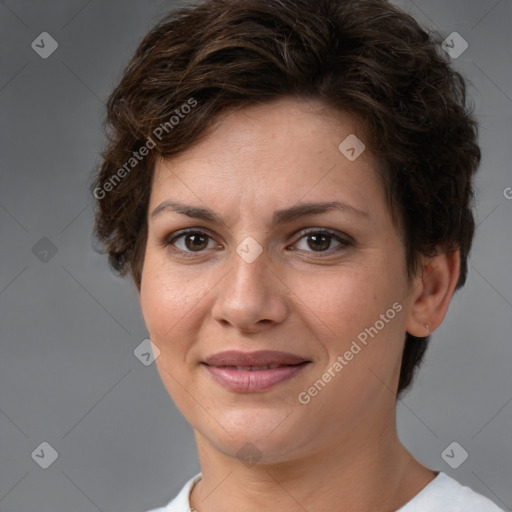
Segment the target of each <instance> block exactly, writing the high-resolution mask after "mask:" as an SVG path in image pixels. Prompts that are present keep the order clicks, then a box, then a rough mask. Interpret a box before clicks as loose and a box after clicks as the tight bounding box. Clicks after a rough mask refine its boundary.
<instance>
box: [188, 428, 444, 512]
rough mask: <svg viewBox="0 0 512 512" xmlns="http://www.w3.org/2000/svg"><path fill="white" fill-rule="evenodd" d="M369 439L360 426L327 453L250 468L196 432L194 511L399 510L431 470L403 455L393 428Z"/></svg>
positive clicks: (320, 451) (430, 476)
mask: <svg viewBox="0 0 512 512" xmlns="http://www.w3.org/2000/svg"><path fill="white" fill-rule="evenodd" d="M393 426H394V425H393ZM370 434H372V433H371V432H364V431H361V429H359V430H358V431H357V432H352V433H350V435H347V436H343V437H344V439H342V438H340V439H339V440H338V442H335V443H328V444H329V446H327V447H326V448H324V449H314V450H312V451H310V452H309V453H301V454H300V455H299V456H296V457H293V458H289V459H288V460H286V461H280V462H278V463H272V464H262V465H260V464H258V465H255V466H252V467H247V466H245V465H244V464H242V463H241V462H240V461H239V460H237V459H233V458H232V457H228V456H226V455H223V454H220V453H219V451H218V450H215V449H214V448H213V447H212V446H211V444H210V443H209V442H208V441H207V440H206V439H205V438H204V437H202V436H201V435H200V434H199V433H198V432H196V439H197V443H198V450H199V458H200V462H201V468H202V475H203V476H202V479H201V481H200V482H198V483H197V484H196V486H195V487H194V489H193V491H192V493H191V506H192V507H193V508H194V509H196V510H197V512H219V511H222V512H235V511H240V510H243V511H244V512H253V511H254V512H256V511H261V510H289V511H295V510H297V511H304V510H308V512H327V511H331V510H333V509H334V510H347V511H355V510H357V511H358V512H375V511H391V510H398V509H399V508H400V507H402V506H403V505H404V504H405V503H407V502H408V501H410V500H411V499H412V498H413V497H414V496H415V495H416V494H417V493H418V492H419V491H420V490H421V489H423V488H424V487H425V486H426V485H427V484H428V483H429V482H430V481H432V479H433V478H434V477H435V473H434V472H432V471H431V470H429V469H427V468H425V467H424V466H422V465H421V464H420V463H419V462H417V461H416V460H415V459H414V458H413V457H412V456H411V455H410V454H409V453H408V452H407V450H406V449H405V448H404V447H403V446H402V444H401V443H400V441H399V439H398V437H397V435H396V429H395V428H393V429H388V431H387V432H380V433H379V435H373V436H372V435H370ZM373 434H375V433H373ZM326 444H327V443H326ZM340 507H343V508H342V509H341V508H340Z"/></svg>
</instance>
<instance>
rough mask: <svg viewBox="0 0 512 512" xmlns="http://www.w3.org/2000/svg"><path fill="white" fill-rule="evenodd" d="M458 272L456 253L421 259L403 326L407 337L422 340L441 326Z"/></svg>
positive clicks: (444, 253)
mask: <svg viewBox="0 0 512 512" xmlns="http://www.w3.org/2000/svg"><path fill="white" fill-rule="evenodd" d="M459 272H460V253H459V251H458V250H456V251H450V252H440V253H438V254H437V255H436V256H434V257H430V258H427V257H424V258H423V260H422V262H421V270H420V272H419V273H418V276H417V277H416V279H415V280H414V283H413V289H412V292H411V293H412V300H411V307H410V310H409V315H408V318H407V323H406V330H407V332H408V333H410V334H412V335H413V336H417V337H425V336H428V335H429V334H430V333H431V332H432V331H434V330H435V329H437V328H438V327H439V326H440V325H441V323H442V321H443V320H444V317H445V316H446V313H447V311H448V306H449V305H450V300H451V298H452V296H453V293H454V291H455V286H456V285H457V281H458V279H459Z"/></svg>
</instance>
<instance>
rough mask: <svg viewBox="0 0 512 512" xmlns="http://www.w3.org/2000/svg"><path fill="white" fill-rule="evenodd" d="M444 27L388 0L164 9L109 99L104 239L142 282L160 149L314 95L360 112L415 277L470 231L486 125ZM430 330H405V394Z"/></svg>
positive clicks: (96, 191)
mask: <svg viewBox="0 0 512 512" xmlns="http://www.w3.org/2000/svg"><path fill="white" fill-rule="evenodd" d="M466 96H467V95H466V83H465V80H464V78H463V77H462V76H461V74H460V73H458V72H457V71H455V70H454V69H453V68H452V67H451V63H450V59H449V57H448V56H447V55H446V54H445V52H444V50H443V49H442V47H441V37H440V36H439V35H438V34H436V33H433V32H431V31H426V30H425V29H423V28H422V27H420V25H419V24H418V23H417V22H416V21H415V20H414V18H412V17H411V16H409V15H408V14H407V13H405V12H403V11H401V10H400V9H398V8H397V7H395V6H393V5H391V4H390V3H388V2H387V1H385V0H265V1H262V0H208V1H203V2H202V3H199V4H196V5H193V6H190V7H182V8H180V9H179V10H176V11H174V12H172V13H170V14H169V15H167V16H166V17H165V18H164V19H163V20H162V21H161V22H160V23H158V24H157V25H156V26H155V27H154V28H153V29H152V30H151V31H150V32H149V33H148V34H147V35H146V36H145V38H144V39H143V40H142V42H141V43H140V45H139V47H138V49H137V50H136V52H135V54H134V56H133V57H132V59H131V61H130V62H129V63H128V65H127V67H126V69H125V71H124V74H123V76H122V78H121V80H120V83H119V84H118V85H117V87H116V88H115V89H114V91H113V92H112V94H111V96H110V98H109V99H108V102H107V116H106V135H107V140H108V143H107V146H106V149H105V150H104V151H103V153H102V161H101V164H100V166H99V169H98V172H97V173H96V176H95V179H94V183H93V184H92V186H91V190H92V192H93V195H94V197H95V198H96V200H97V201H96V226H95V234H96V237H97V239H98V240H99V241H100V242H101V244H102V245H103V247H104V251H105V252H106V253H108V255H109V260H110V263H111V265H112V267H113V268H114V269H115V270H116V271H118V272H119V273H120V274H126V273H128V272H129V273H130V274H131V276H132V278H133V280H134V282H135V284H136V285H137V287H139V286H140V280H141V272H142V266H143V258H144V249H145V244H146V238H147V224H146V223H147V208H148V203H149V195H150V188H151V180H152V174H153V170H154V165H155V162H156V159H157V158H159V157H162V158H172V157H173V156H175V155H177V154H179V153H181V152H184V151H186V150H187V149H189V148H191V147H192V146H193V145H194V144H195V143H197V142H198V141H199V140H200V139H201V138H202V137H204V136H205V135H207V133H208V129H209V127H211V126H212V123H213V122H214V121H215V120H216V119H217V118H218V116H219V114H220V113H221V112H224V111H226V110H228V109H235V108H243V107H246V106H250V105H253V104H255V103H262V102H269V101H272V100H275V99H279V98H282V97H293V98H297V99H301V98H302V99H317V100H321V101H322V102H323V103H324V104H325V105H327V106H329V108H332V109H333V111H334V112H336V111H340V112H347V113H349V114H352V115H353V116H354V117H355V119H357V120H359V121H360V122H361V126H363V127H364V132H365V137H366V138H365V144H366V147H367V148H368V150H369V151H370V152H371V153H372V154H373V155H374V156H375V157H376V160H377V162H379V169H378V172H379V174H380V176H381V178H382V182H383V186H384V189H385V193H386V197H387V201H388V205H389V208H390V211H391V213H392V216H393V220H394V222H395V224H396V226H397V228H398V229H399V230H400V232H401V233H402V236H403V240H404V247H405V255H406V262H407V272H408V275H409V276H411V275H414V274H415V272H416V271H417V267H418V262H419V257H420V256H421V255H432V254H435V253H436V251H437V250H439V249H442V250H444V251H456V250H458V251H460V262H461V266H460V275H459V279H458V283H457V289H458V288H460V287H461V286H462V285H463V284H464V282H465V280H466V274H467V257H468V253H469V250H470V247H471V243H472V239H473V234H474V228H475V224H474V219H473V213H472V206H473V205H472V201H473V175H474V173H475V172H476V170H477V168H478V165H479V163H480V158H481V154H480V148H479V145H478V142H477V137H478V126H477V123H476V121H475V119H474V118H473V113H472V109H471V108H469V107H468V105H467V102H466ZM428 340H429V337H424V338H418V337H415V336H412V335H411V334H409V333H406V334H405V344H404V350H403V356H402V363H401V371H400V378H399V384H398V390H397V396H398V395H399V394H400V393H401V392H402V391H403V390H405V389H406V388H408V387H409V386H410V383H411V381H412V379H413V376H414V373H415V369H416V368H417V367H418V366H419V364H420V362H421V360H422V358H423V355H424V353H425V350H426V348H427V345H428Z"/></svg>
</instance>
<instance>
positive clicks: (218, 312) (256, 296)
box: [212, 252, 289, 333]
mask: <svg viewBox="0 0 512 512" xmlns="http://www.w3.org/2000/svg"><path fill="white" fill-rule="evenodd" d="M232 260H233V264H232V267H231V269H230V270H229V272H228V273H227V274H226V276H225V278H224V279H222V281H221V282H220V283H219V287H218V288H217V290H218V291H217V296H216V299H215V303H214V305H213V308H212V316H213V319H214V320H215V321H216V322H218V323H219V324H220V325H221V326H223V327H224V328H235V329H237V330H238V331H240V332H243V333H258V332H261V331H264V330H266V329H269V328H271V327H272V326H275V325H277V324H280V323H282V322H283V321H284V320H285V318H286V317H287V315H288V312H289V306H288V301H287V297H286V287H285V286H284V284H283V282H282V281H281V280H280V278H279V277H278V275H277V272H276V270H274V269H272V267H271V262H270V261H269V258H268V257H267V255H266V254H265V252H263V253H262V254H261V255H260V256H259V257H258V258H257V259H256V260H255V261H252V262H251V263H248V262H247V261H245V260H244V259H243V258H241V257H240V256H239V255H238V254H236V253H234V254H233V257H232Z"/></svg>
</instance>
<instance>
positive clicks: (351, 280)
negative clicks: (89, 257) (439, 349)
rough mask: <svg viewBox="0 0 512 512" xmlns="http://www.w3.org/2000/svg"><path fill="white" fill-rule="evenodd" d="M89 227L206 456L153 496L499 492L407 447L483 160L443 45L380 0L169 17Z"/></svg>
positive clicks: (138, 61)
mask: <svg viewBox="0 0 512 512" xmlns="http://www.w3.org/2000/svg"><path fill="white" fill-rule="evenodd" d="M107 122H108V126H109V128H110V131H109V145H108V147H107V149H106V150H105V152H104V154H103V162H102V166H101V169H100V172H99V173H98V176H97V178H96V181H95V184H94V186H93V189H94V190H93V192H94V196H95V197H96V198H97V200H98V204H97V206H98V210H97V221H96V222H97V224H96V231H97V235H98V237H99V239H100V240H101V241H102V242H103V243H104V244H105V248H106V252H107V253H108V254H109V257H110V261H111V263H112V265H113V266H114V268H115V269H116V270H118V271H119V272H121V273H126V272H130V273H131V276H132V277H133V280H134V282H135V284H136V286H137V289H138V292H139V297H140V304H141V308H142V312H143V316H144V319H145V322H146V325H147V328H148V331H149V334H150V338H151V340H152V342H153V344H154V348H155V349H157V350H158V357H157V359H156V363H157V367H158V371H159V373H160V375H161V378H162V381H163V383H164V385H165V386H166V388H167V390H168V392H169V393H170V395H171V396H172V398H173V400H174V401H175V403H176V404H177V406H178V408H179V409H180V410H181V412H182V413H183V414H184V416H185V417H186V418H187V420H188V421H189V422H190V424H191V425H192V427H193V428H194V432H195V436H196V441H197V446H198V452H199V459H200V463H201V468H202V473H201V474H200V475H196V477H194V478H192V479H191V480H189V482H188V483H187V484H186V485H185V487H184V488H183V490H182V491H181V493H180V494H179V496H177V497H176V499H175V500H173V501H172V502H171V503H169V504H168V505H167V507H164V508H162V509H159V510H160V511H173V512H185V511H188V510H196V511H197V512H212V511H223V512H230V511H235V510H237V511H240V510H243V511H244V512H251V511H256V510H258V511H260V510H286V511H295V510H297V511H299V510H301V511H303V510H307V511H310V512H317V511H326V510H347V511H351V512H353V511H357V512H370V511H372V512H375V511H382V512H384V511H386V512H387V511H397V510H400V511H401V512H416V511H421V512H426V511H435V512H440V511H450V512H453V511H455V510H461V511H462V510H464V511H467V510H471V511H472V512H483V511H486V512H491V511H498V510H499V509H498V507H497V506H495V505H494V504H493V503H491V502H490V501H489V500H487V499H486V498H484V497H483V496H480V495H478V494H476V493H475V492H473V491H471V490H470V489H468V488H467V487H463V486H461V485H460V484H458V483H457V482H456V481H455V480H453V479H451V478H449V477H448V476H447V475H446V474H444V473H442V472H435V471H433V470H432V469H430V468H427V467H425V466H423V465H422V464H421V463H419V462H418V461H417V460H415V459H414V458H413V457H412V455H411V454H410V453H409V452H408V451H407V450H406V449H405V448H404V447H403V446H402V444H401V443H400V441H399V439H398V436H397V432H396V423H395V408H396V399H397V396H398V395H399V394H400V393H402V392H403V391H404V390H406V389H407V388H408V387H409V386H410V384H411V381H412V378H413V374H414V371H415V369H416V368H417V366H418V365H419V363H420V361H421V359H422V356H423V354H424V352H425V349H426V346H427V343H428V340H429V337H430V334H431V333H432V332H433V331H434V330H435V329H437V327H439V325H440V324H441V322H442V321H443V319H444V317H445V314H446V312H447V309H448V305H449V303H450V299H451V297H452V295H453V293H454V291H455V290H456V289H458V288H460V287H461V286H462V285H463V284H464V282H465V279H466V273H467V256H468V252H469V249H470V246H471V241H472V238H473V231H474V221H473V215H472V211H471V199H472V194H473V189H472V177H473V175H474V172H475V171H476V169H477V167H478V164H479V161H480V150H479V147H478V144H477V127H476V123H475V121H474V119H473V118H472V117H471V113H470V112H469V111H468V109H467V108H466V105H465V84H464V81H463V79H462V77H461V76H460V75H459V74H458V73H456V72H455V71H454V70H453V69H452V68H451V67H450V65H449V59H448V57H447V56H445V55H444V54H443V50H442V49H441V48H440V46H439V41H438V40H435V39H434V37H433V36H432V35H429V34H427V33H426V32H425V31H424V30H423V29H421V28H420V27H419V26H418V25H417V23H416V22H415V21H414V20H413V19H412V18H411V17H410V16H408V15H407V14H405V13H404V12H402V11H400V10H398V9H397V8H395V7H393V6H391V5H390V4H388V3H387V2H384V1H382V0H378V1H377V0H364V1H342V0H339V1H337V0H323V1H316V0H300V1H295V0H294V1H292V0H269V1H265V2H262V1H260V0H236V1H233V0H214V1H206V2H204V3H201V4H199V5H196V6H195V7H190V8H184V9H182V10H181V11H178V12H176V13H173V14H171V15H169V16H168V17H167V18H166V19H164V20H163V21H162V22H161V23H160V24H159V25H158V26H157V27H155V28H154V29H153V30H152V31H151V32H150V33H149V34H148V35H147V36H146V38H145V39H144V40H143V41H142V43H141V44H140V46H139V48H138V50H137V51H136V53H135V55H134V57H133V59H132V61H131V62H130V63H129V65H128V67H127V69H126V71H125V73H124V76H123V78H122V80H121V82H120V84H119V85H118V86H117V88H116V89H115V91H114V92H113V94H112V95H111V97H110V99H109V101H108V118H107Z"/></svg>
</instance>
